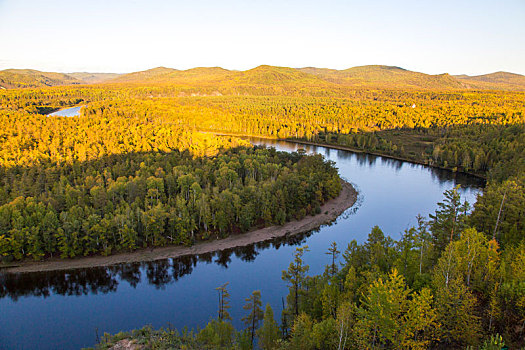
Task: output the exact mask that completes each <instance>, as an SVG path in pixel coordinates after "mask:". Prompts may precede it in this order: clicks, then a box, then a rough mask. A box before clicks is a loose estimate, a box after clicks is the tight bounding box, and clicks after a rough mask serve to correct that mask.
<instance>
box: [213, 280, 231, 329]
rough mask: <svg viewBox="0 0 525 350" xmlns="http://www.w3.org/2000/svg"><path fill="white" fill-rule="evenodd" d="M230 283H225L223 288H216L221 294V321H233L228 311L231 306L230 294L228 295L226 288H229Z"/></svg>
mask: <svg viewBox="0 0 525 350" xmlns="http://www.w3.org/2000/svg"><path fill="white" fill-rule="evenodd" d="M229 283H230V282H226V283H224V284H223V285H222V286H220V287H217V288H215V290H216V291H217V292H218V293H219V315H218V318H219V320H221V321H223V320H231V319H232V318H231V316H230V314H229V313H228V309H229V308H230V307H231V306H230V293H228V290H227V289H226V287H227V286H228V284H229Z"/></svg>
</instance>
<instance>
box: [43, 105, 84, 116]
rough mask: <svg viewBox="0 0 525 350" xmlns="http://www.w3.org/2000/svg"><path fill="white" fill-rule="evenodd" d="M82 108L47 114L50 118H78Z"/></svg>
mask: <svg viewBox="0 0 525 350" xmlns="http://www.w3.org/2000/svg"><path fill="white" fill-rule="evenodd" d="M82 107H84V106H77V107H71V108H65V109H61V110H59V111H56V112H53V113H49V114H48V116H50V117H78V116H79V115H80V109H81V108H82Z"/></svg>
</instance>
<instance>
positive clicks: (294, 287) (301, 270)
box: [282, 246, 310, 317]
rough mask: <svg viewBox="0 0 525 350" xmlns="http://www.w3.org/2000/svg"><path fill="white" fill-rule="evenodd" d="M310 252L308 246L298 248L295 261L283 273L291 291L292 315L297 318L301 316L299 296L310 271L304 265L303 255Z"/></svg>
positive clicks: (283, 277)
mask: <svg viewBox="0 0 525 350" xmlns="http://www.w3.org/2000/svg"><path fill="white" fill-rule="evenodd" d="M307 251H308V246H304V247H298V248H296V249H295V253H294V260H293V261H292V262H291V263H290V266H288V269H287V270H284V271H283V272H282V279H283V280H284V281H287V282H288V288H289V289H290V295H289V296H291V300H290V301H291V304H292V305H293V309H292V314H293V315H294V316H295V317H296V316H298V315H299V294H300V291H301V287H302V284H303V281H304V279H305V276H306V273H307V272H308V270H309V268H310V267H309V266H308V265H304V262H303V255H304V253H305V252H307Z"/></svg>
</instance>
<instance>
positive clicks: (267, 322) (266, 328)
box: [257, 304, 279, 350]
mask: <svg viewBox="0 0 525 350" xmlns="http://www.w3.org/2000/svg"><path fill="white" fill-rule="evenodd" d="M257 336H258V337H259V342H258V344H259V346H260V347H261V348H262V349H263V350H272V349H275V348H276V347H277V341H278V340H279V327H278V326H277V322H275V319H274V318H273V310H272V307H271V306H270V304H266V308H265V309H264V318H263V324H262V326H261V328H259V329H258V330H257Z"/></svg>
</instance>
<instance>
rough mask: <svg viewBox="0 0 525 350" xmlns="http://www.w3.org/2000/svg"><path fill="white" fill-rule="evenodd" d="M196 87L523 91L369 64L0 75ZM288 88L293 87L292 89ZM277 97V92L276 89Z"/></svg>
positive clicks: (515, 78) (507, 82) (515, 79)
mask: <svg viewBox="0 0 525 350" xmlns="http://www.w3.org/2000/svg"><path fill="white" fill-rule="evenodd" d="M101 82H107V83H112V84H115V83H116V84H122V83H124V84H134V85H137V84H159V83H161V84H170V85H176V84H200V85H206V86H208V87H214V88H215V89H218V88H228V87H239V86H246V85H249V86H254V85H255V86H261V85H274V87H275V85H277V84H279V85H283V84H285V85H288V86H287V90H289V89H294V90H296V91H297V90H300V89H304V88H306V87H316V88H317V89H319V88H322V89H392V90H403V91H405V90H410V91H417V90H427V91H428V90H434V91H435V90H443V91H444V90H453V91H459V90H474V91H477V90H508V91H525V77H524V76H523V75H520V74H514V73H508V72H496V73H491V74H485V75H479V76H468V75H456V76H451V75H449V74H447V73H443V74H436V75H431V74H425V73H419V72H413V71H410V70H407V69H404V68H400V67H393V66H382V65H370V66H359V67H352V68H348V69H343V70H336V69H328V68H315V67H306V68H288V67H276V66H268V65H262V66H258V67H255V68H252V69H248V70H245V71H233V70H231V71H230V70H227V69H224V68H221V67H197V68H191V69H187V70H178V69H173V68H166V67H157V68H152V69H148V70H145V71H139V72H132V73H129V74H114V73H67V74H64V73H52V72H40V71H36V70H30V69H6V70H3V71H0V87H3V88H7V89H11V88H28V87H42V86H57V85H73V84H93V83H101ZM292 83H293V85H292ZM280 91H281V94H282V92H283V90H282V89H281V90H280Z"/></svg>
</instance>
